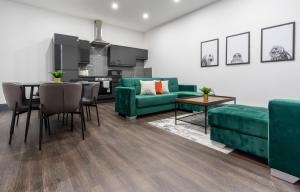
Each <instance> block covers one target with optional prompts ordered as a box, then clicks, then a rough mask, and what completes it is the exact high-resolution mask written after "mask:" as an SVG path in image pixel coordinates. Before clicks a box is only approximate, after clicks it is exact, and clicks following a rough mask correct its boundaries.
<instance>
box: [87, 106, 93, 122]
mask: <svg viewBox="0 0 300 192" xmlns="http://www.w3.org/2000/svg"><path fill="white" fill-rule="evenodd" d="M87 108H88V110H89V117H90V121H91V120H92V116H91V109H90V106H88V107H87Z"/></svg>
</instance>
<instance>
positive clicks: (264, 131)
mask: <svg viewBox="0 0 300 192" xmlns="http://www.w3.org/2000/svg"><path fill="white" fill-rule="evenodd" d="M268 116H269V115H268V109H266V108H262V107H251V106H244V105H225V106H223V107H218V108H214V109H211V110H209V111H208V117H209V118H208V119H209V124H210V125H211V126H212V127H218V128H224V129H229V130H234V131H237V132H239V133H242V134H248V135H252V136H257V137H261V138H268V118H269V117H268Z"/></svg>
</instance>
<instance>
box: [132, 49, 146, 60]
mask: <svg viewBox="0 0 300 192" xmlns="http://www.w3.org/2000/svg"><path fill="white" fill-rule="evenodd" d="M135 50H136V59H137V60H147V59H148V50H146V49H135Z"/></svg>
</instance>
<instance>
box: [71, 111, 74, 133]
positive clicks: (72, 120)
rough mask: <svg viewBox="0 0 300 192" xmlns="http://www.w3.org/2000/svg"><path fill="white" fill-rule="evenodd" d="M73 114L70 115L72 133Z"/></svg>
mask: <svg viewBox="0 0 300 192" xmlns="http://www.w3.org/2000/svg"><path fill="white" fill-rule="evenodd" d="M73 120H74V118H73V113H71V131H72V132H73V131H74V127H73Z"/></svg>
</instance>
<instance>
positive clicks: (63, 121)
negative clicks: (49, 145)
mask: <svg viewBox="0 0 300 192" xmlns="http://www.w3.org/2000/svg"><path fill="white" fill-rule="evenodd" d="M62 124H63V125H64V124H65V113H63V118H62Z"/></svg>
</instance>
